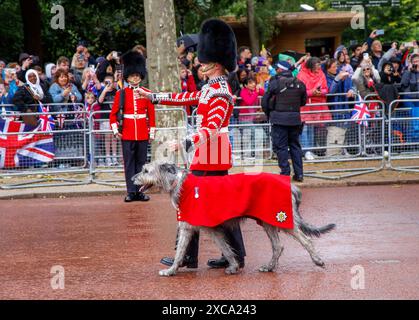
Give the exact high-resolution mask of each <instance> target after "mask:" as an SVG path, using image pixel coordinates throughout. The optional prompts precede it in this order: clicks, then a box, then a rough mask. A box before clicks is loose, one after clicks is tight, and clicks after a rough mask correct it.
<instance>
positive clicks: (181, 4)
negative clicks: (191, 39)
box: [0, 0, 419, 61]
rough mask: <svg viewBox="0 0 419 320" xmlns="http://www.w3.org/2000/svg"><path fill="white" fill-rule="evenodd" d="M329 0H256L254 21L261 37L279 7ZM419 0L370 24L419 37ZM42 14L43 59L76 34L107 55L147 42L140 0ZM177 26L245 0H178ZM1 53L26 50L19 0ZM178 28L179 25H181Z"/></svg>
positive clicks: (60, 51) (237, 8)
mask: <svg viewBox="0 0 419 320" xmlns="http://www.w3.org/2000/svg"><path fill="white" fill-rule="evenodd" d="M330 1H331V0H304V1H303V0H298V1H297V0H255V21H256V27H257V29H258V31H259V34H260V40H261V43H264V42H266V40H267V39H269V38H270V37H272V36H273V34H274V33H276V32H279V30H278V28H277V27H276V26H275V23H274V22H273V20H274V18H275V16H276V15H277V14H278V13H279V12H292V11H301V9H300V4H301V3H306V4H309V5H311V6H313V7H315V8H316V10H330V11H332V10H335V9H331V8H330ZM417 1H418V0H402V7H400V8H390V7H379V8H369V29H370V30H372V29H384V30H385V35H384V36H382V37H380V39H381V40H383V41H389V42H390V41H394V40H399V41H411V40H412V39H415V38H416V39H417V38H419V22H418V21H419V19H418V18H419V12H418V6H417ZM38 3H39V6H40V9H41V14H42V30H41V31H42V39H43V46H44V52H45V57H44V61H55V60H56V58H57V57H58V56H60V55H64V56H67V57H70V58H71V57H72V55H73V53H74V52H75V46H76V43H77V41H78V40H80V39H85V40H88V41H89V43H90V45H89V49H90V50H91V53H92V54H93V55H106V54H107V53H109V52H110V51H112V50H115V49H117V50H119V51H126V50H128V49H129V48H132V47H133V46H134V45H136V44H140V43H141V44H144V45H145V43H146V40H145V39H146V37H145V21H144V5H143V1H141V0H102V1H93V0H38ZM174 3H175V10H176V16H177V19H178V21H177V27H178V28H179V24H180V23H179V22H180V17H184V27H185V30H184V31H185V32H186V33H195V32H198V31H199V27H200V25H201V23H202V21H203V20H204V19H206V18H209V17H217V16H225V15H233V16H235V17H237V18H241V17H246V15H247V13H246V5H247V4H246V0H176V1H174ZM54 4H60V5H62V6H63V7H64V9H65V29H64V30H54V29H52V28H51V26H50V21H51V18H52V17H53V14H52V13H51V12H50V10H51V7H52V6H53V5H54ZM0 21H2V26H1V28H0V43H1V45H0V58H5V59H6V60H8V61H16V60H17V58H18V56H19V53H20V52H22V51H23V25H22V18H21V13H20V7H19V1H17V0H0ZM178 34H179V30H178ZM350 40H357V41H363V40H364V30H352V29H351V28H348V29H346V30H345V32H344V33H343V42H344V43H345V44H348V43H349V41H350Z"/></svg>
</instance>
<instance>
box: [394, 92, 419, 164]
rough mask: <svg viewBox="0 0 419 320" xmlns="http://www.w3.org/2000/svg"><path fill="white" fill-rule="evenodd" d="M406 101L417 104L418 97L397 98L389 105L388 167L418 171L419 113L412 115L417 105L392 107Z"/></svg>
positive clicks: (418, 102)
mask: <svg viewBox="0 0 419 320" xmlns="http://www.w3.org/2000/svg"><path fill="white" fill-rule="evenodd" d="M409 94H411V93H409ZM416 94H419V92H417V93H416ZM406 102H408V103H415V104H419V99H398V100H394V101H392V102H391V103H390V105H389V113H388V136H389V137H390V138H389V142H388V144H389V145H388V158H389V159H388V160H389V168H390V169H392V170H397V171H406V172H419V115H418V114H417V113H416V114H417V116H413V115H412V112H413V111H414V110H413V109H415V108H418V109H419V106H417V107H413V108H409V107H406V106H402V107H397V108H395V107H394V108H393V106H394V105H396V104H399V103H406ZM393 109H394V110H393Z"/></svg>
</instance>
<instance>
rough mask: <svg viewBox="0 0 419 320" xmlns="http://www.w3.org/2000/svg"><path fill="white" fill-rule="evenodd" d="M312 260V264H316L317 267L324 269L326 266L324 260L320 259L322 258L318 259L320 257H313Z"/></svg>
mask: <svg viewBox="0 0 419 320" xmlns="http://www.w3.org/2000/svg"><path fill="white" fill-rule="evenodd" d="M313 262H314V264H315V265H316V266H318V267H321V268H323V269H325V268H326V265H325V263H324V262H323V260H322V259H320V258H315V259H313Z"/></svg>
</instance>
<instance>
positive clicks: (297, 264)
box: [0, 185, 419, 299]
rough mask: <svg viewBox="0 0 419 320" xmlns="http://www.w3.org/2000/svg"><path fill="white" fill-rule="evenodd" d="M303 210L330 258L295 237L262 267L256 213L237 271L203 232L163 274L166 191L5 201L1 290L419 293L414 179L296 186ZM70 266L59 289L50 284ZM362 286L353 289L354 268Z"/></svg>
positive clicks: (169, 243) (13, 294) (174, 294)
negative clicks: (320, 263) (193, 265)
mask: <svg viewBox="0 0 419 320" xmlns="http://www.w3.org/2000/svg"><path fill="white" fill-rule="evenodd" d="M302 214H303V216H304V218H305V220H307V221H308V222H310V223H312V224H316V225H321V224H326V223H330V222H334V223H336V224H337V226H338V227H337V230H336V231H334V232H333V233H331V234H327V235H324V236H323V237H322V238H320V239H317V240H315V245H316V247H317V249H318V250H319V251H320V254H321V256H322V258H323V260H324V261H325V262H326V265H327V269H326V270H323V269H321V268H318V267H315V266H314V265H313V264H312V262H311V260H310V258H309V256H308V254H307V253H306V252H305V251H304V250H303V249H302V248H301V247H300V246H299V244H297V243H296V242H295V241H294V240H292V239H290V238H288V237H285V236H284V235H282V236H281V239H283V243H284V245H285V250H284V253H283V255H282V257H281V258H280V267H279V269H278V270H277V272H275V273H270V274H265V273H264V274H262V273H259V272H258V271H257V269H258V267H259V266H260V265H261V264H262V263H264V262H266V261H267V260H268V259H269V258H270V255H271V251H270V245H269V243H268V241H267V237H266V235H265V234H264V233H263V231H262V230H261V229H260V227H259V226H258V225H256V223H254V222H253V221H248V222H246V223H245V225H244V226H243V232H244V238H245V243H246V246H247V251H248V257H247V260H246V267H245V268H244V269H243V271H242V272H241V274H240V275H236V276H227V275H224V273H223V271H222V270H209V269H208V268H207V267H206V265H205V264H206V260H207V259H208V258H210V257H216V256H218V250H217V249H216V247H215V245H214V244H213V243H212V242H211V241H210V240H209V238H208V236H207V235H205V234H204V235H203V236H202V237H201V251H200V265H199V268H198V270H197V271H190V270H189V271H187V270H186V269H182V271H181V272H180V273H179V274H178V275H177V276H176V277H172V278H163V277H160V276H158V270H159V269H160V268H162V266H161V265H160V264H159V260H160V258H161V257H162V256H163V255H170V254H172V253H173V251H172V249H173V246H174V237H175V225H176V221H175V212H174V210H173V209H172V208H171V205H170V203H169V199H168V197H167V196H166V195H163V194H158V195H152V201H150V202H148V203H131V204H124V203H123V202H122V199H121V198H120V197H117V196H110V197H86V198H69V199H28V200H8V201H6V200H3V201H0V299H6V298H7V299H22V298H23V299H69V298H70V299H73V298H77V299H365V298H372V299H390V298H395V299H398V298H405V299H419V185H408V186H401V187H400V186H376V187H373V186H368V187H345V188H323V189H305V190H303V204H302ZM54 265H62V266H63V267H64V268H65V289H64V290H53V289H52V288H51V286H50V279H51V277H52V275H51V274H50V270H51V267H52V266H54ZM355 265H361V266H362V267H363V268H364V270H365V289H364V290H353V289H351V277H352V276H353V275H352V274H351V268H352V267H353V266H355Z"/></svg>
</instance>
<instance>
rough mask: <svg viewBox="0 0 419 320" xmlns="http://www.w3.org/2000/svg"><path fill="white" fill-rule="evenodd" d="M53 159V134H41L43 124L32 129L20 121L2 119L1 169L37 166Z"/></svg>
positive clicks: (0, 120)
mask: <svg viewBox="0 0 419 320" xmlns="http://www.w3.org/2000/svg"><path fill="white" fill-rule="evenodd" d="M10 133H16V134H10ZM17 133H19V134H17ZM53 159H54V142H53V139H52V134H45V133H41V124H39V125H38V126H37V127H35V128H33V127H32V128H31V127H29V126H28V125H26V124H24V123H23V122H20V121H13V120H12V119H0V168H16V167H27V166H36V165H40V164H45V163H47V162H51V161H52V160H53Z"/></svg>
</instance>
